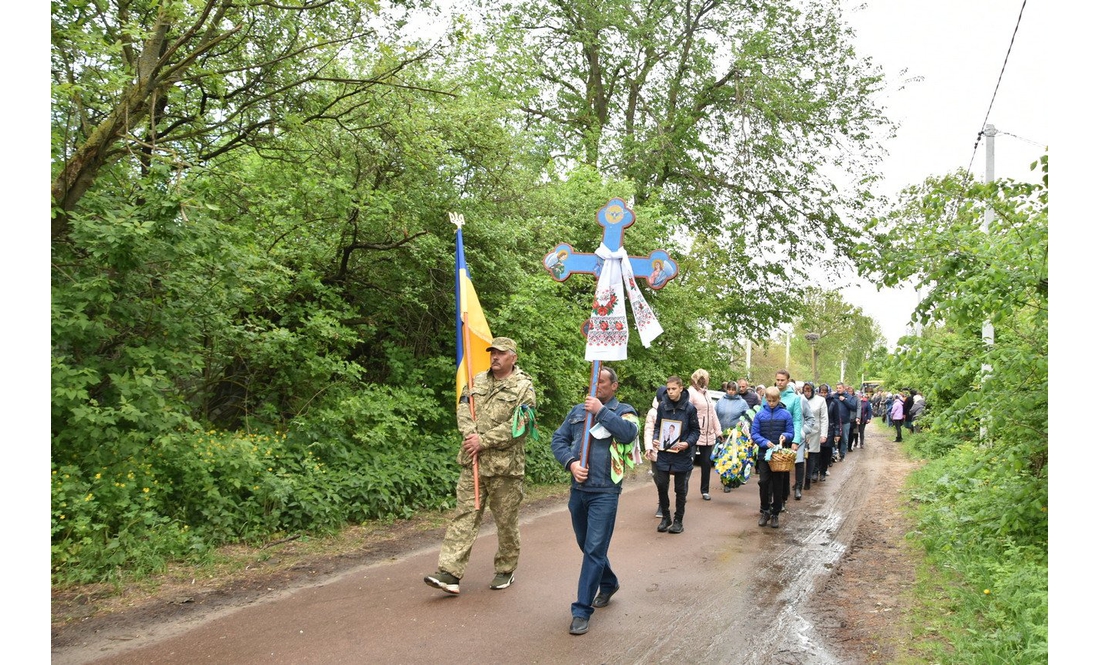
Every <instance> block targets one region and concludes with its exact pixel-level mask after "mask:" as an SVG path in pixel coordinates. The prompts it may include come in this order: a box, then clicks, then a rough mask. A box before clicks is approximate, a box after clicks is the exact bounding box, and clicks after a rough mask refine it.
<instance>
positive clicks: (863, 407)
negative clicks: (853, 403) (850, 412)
mask: <svg viewBox="0 0 1100 665" xmlns="http://www.w3.org/2000/svg"><path fill="white" fill-rule="evenodd" d="M859 419H860V420H862V421H863V422H865V423H867V422H871V400H867V401H866V402H864V401H863V400H862V399H861V400H859Z"/></svg>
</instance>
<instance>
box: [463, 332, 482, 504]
mask: <svg viewBox="0 0 1100 665" xmlns="http://www.w3.org/2000/svg"><path fill="white" fill-rule="evenodd" d="M462 338H463V341H464V342H465V345H466V349H467V350H468V349H470V325H469V318H468V317H467V315H466V312H463V313H462ZM464 355H465V354H464ZM462 364H463V365H465V366H466V386H467V388H466V392H467V393H468V394H469V401H468V403H469V405H470V420H472V421H474V426H475V427H476V426H477V411H476V410H475V409H474V368H473V365H471V364H470V362H469V358H465V357H463V362H462ZM470 457H472V458H473V460H474V510H481V482H480V481H479V479H478V476H479V475H481V474H479V473H478V465H477V453H476V452H475V453H473V454H472V455H471V456H470Z"/></svg>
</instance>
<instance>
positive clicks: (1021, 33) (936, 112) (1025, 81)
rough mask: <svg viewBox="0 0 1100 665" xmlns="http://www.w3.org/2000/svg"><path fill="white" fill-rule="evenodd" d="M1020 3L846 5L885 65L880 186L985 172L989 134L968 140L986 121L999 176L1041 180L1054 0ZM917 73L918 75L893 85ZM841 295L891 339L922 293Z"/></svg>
mask: <svg viewBox="0 0 1100 665" xmlns="http://www.w3.org/2000/svg"><path fill="white" fill-rule="evenodd" d="M1021 6H1023V0H1018V1H1017V0H869V1H868V2H863V3H861V2H856V1H853V2H851V3H849V4H848V5H847V6H846V7H845V8H846V9H847V18H848V22H849V23H850V25H851V26H852V27H853V28H854V29H855V30H856V33H857V41H856V48H857V50H858V52H859V53H860V55H863V56H868V57H871V58H872V59H874V61H875V62H876V63H878V64H879V65H880V66H882V68H883V71H884V73H885V74H886V78H887V81H888V82H889V90H891V92H889V93H887V95H886V96H885V97H884V98H883V100H882V102H883V103H884V104H885V106H886V108H887V113H888V115H889V117H890V118H891V119H892V120H894V121H895V122H897V123H898V124H899V125H900V127H899V129H898V132H897V136H896V137H895V138H894V139H893V140H891V141H889V142H887V143H886V145H887V148H888V150H889V151H890V156H889V158H888V159H887V160H886V162H885V163H884V165H883V173H884V182H883V183H882V186H881V188H880V191H879V193H880V194H886V195H892V194H894V193H896V192H898V191H900V190H901V189H903V188H905V187H907V186H909V185H914V184H918V183H920V182H922V181H923V180H924V179H925V178H926V177H928V176H934V175H945V174H947V173H950V172H952V171H954V170H956V169H960V168H962V169H966V168H968V166H969V169H970V172H971V173H972V174H976V175H977V177H979V178H984V177H985V168H986V164H985V161H986V160H985V151H986V147H985V139H982V140H981V142H980V143H979V144H978V146H977V151H975V148H974V144H975V141H976V140H977V139H978V134H979V132H980V131H981V130H982V128H983V127H984V125H985V124H986V123H988V124H992V125H994V126H995V127H996V128H997V131H998V132H999V135H998V136H997V137H996V138H995V139H994V172H995V175H996V177H998V178H1000V177H1011V178H1015V179H1017V180H1028V181H1038V177H1037V176H1036V175H1035V173H1033V172H1031V171H1030V170H1029V167H1030V164H1031V163H1032V162H1034V161H1035V160H1036V159H1038V158H1039V156H1041V155H1042V153H1043V149H1044V147H1045V146H1047V145H1048V144H1049V143H1050V142H1051V137H1050V130H1051V122H1050V116H1049V113H1048V110H1049V108H1050V105H1051V104H1050V93H1051V90H1050V86H1049V84H1048V80H1049V79H1048V74H1049V66H1050V61H1049V58H1048V53H1049V46H1050V44H1049V40H1048V39H1047V38H1046V37H1047V34H1048V30H1049V27H1050V24H1051V15H1050V3H1049V2H1042V1H1041V0H1040V1H1039V2H1036V1H1035V0H1032V2H1030V3H1028V4H1027V5H1026V6H1025V7H1024V9H1023V14H1022V16H1021V12H1020V9H1021ZM1017 19H1019V28H1018V29H1017V27H1016V26H1017ZM1014 32H1015V41H1014V42H1013V33H1014ZM1010 43H1011V53H1010V52H1009V45H1010ZM1006 55H1007V56H1008V60H1007V64H1006V61H1005V57H1006ZM1002 67H1004V74H1003V76H1002V74H1001V69H1002ZM914 77H921V79H922V80H920V81H915V82H911V83H908V84H907V85H906V86H905V88H904V89H903V90H900V91H898V90H897V89H898V87H899V84H900V82H901V81H903V80H905V79H908V78H914ZM998 78H999V79H1000V87H999V88H998V87H997V85H998ZM995 90H996V97H995V98H994V91H995ZM991 101H992V109H990V102H991ZM987 112H988V119H987V118H986V114H987ZM844 296H845V299H847V300H848V301H849V302H852V303H853V304H856V305H859V306H860V307H862V308H863V310H864V313H865V314H867V315H869V316H871V317H873V318H874V319H876V320H877V321H878V322H879V325H880V326H881V327H882V331H883V334H884V335H885V336H886V339H887V343H888V345H889V346H890V348H893V345H894V344H895V343H896V342H897V339H898V337H900V336H901V335H903V334H904V333H905V327H906V324H907V322H908V320H909V316H910V314H911V313H912V311H913V308H914V306H915V305H916V304H917V301H918V299H919V298H918V295H917V293H916V291H915V290H913V289H897V290H891V291H881V292H879V291H876V290H875V289H874V287H873V286H869V285H868V286H865V287H863V288H860V289H848V290H846V291H845V292H844Z"/></svg>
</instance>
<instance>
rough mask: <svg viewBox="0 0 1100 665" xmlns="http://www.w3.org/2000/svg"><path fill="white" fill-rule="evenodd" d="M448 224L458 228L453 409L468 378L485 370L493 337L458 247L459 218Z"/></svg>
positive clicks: (463, 252)
mask: <svg viewBox="0 0 1100 665" xmlns="http://www.w3.org/2000/svg"><path fill="white" fill-rule="evenodd" d="M451 221H452V222H454V224H455V225H456V226H457V227H458V234H457V236H458V240H457V243H456V245H455V331H456V333H455V350H456V352H457V353H456V356H457V357H456V365H457V366H458V369H457V371H456V372H455V407H456V408H457V407H458V400H459V399H461V398H462V389H463V388H464V387H465V386H466V384H467V380H468V377H472V376H474V375H475V374H477V373H479V372H484V371H486V370H488V369H489V351H488V348H489V345H490V344H492V343H493V334H492V333H491V332H489V324H488V323H487V322H486V321H485V314H484V312H482V311H481V303H480V302H478V299H477V292H476V291H474V284H473V282H471V281H470V274H469V271H468V270H467V268H466V251H465V249H464V248H463V246H462V223H463V219H462V215H456V214H454V213H451Z"/></svg>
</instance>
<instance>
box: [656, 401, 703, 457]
mask: <svg viewBox="0 0 1100 665" xmlns="http://www.w3.org/2000/svg"><path fill="white" fill-rule="evenodd" d="M674 420H676V421H679V422H680V437H679V440H680V441H683V442H685V443H687V444H688V447H687V450H681V451H680V452H678V453H670V452H666V451H665V450H664V448H666V447H667V446H666V445H663V444H664V443H665V442H663V441H662V440H661V435H662V434H663V433H664V430H663V429H662V423H665V422H667V421H674ZM653 439H654V441H655V443H656V445H657V462H656V464H657V468H658V469H659V470H661V471H674V472H676V473H685V472H687V471H691V463H692V460H693V459H694V458H695V442H696V441H698V440H699V413H698V411H696V410H695V405H694V404H692V403H691V399H690V398H689V397H688V391H687V388H684V390H683V391H682V392H681V393H680V400H679V401H677V402H673V401H672V400H670V399H669V398H668V393H665V394H664V395H662V396H661V399H660V401H658V402H657V419H656V420H655V421H654V422H653ZM671 443H676V441H672V442H671Z"/></svg>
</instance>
